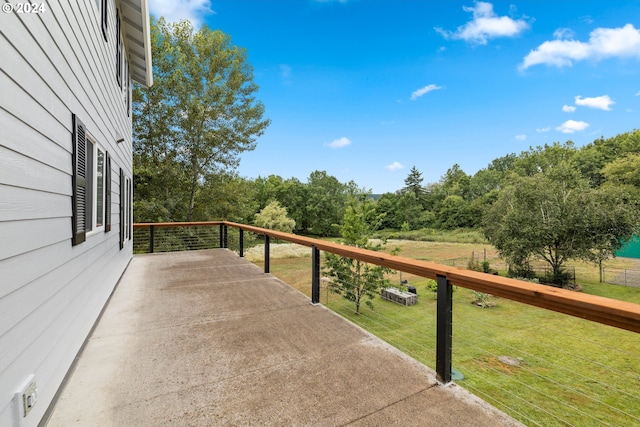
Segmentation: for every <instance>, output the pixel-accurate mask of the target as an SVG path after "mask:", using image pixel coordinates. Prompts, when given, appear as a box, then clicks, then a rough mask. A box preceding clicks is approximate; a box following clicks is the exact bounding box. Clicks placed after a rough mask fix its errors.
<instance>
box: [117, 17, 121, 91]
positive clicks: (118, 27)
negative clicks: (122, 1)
mask: <svg viewBox="0 0 640 427" xmlns="http://www.w3.org/2000/svg"><path fill="white" fill-rule="evenodd" d="M116 81H117V82H118V87H120V89H122V37H120V11H119V10H118V9H116Z"/></svg>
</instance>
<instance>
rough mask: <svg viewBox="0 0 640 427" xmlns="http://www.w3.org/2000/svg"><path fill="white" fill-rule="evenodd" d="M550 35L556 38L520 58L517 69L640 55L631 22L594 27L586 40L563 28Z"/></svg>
mask: <svg viewBox="0 0 640 427" xmlns="http://www.w3.org/2000/svg"><path fill="white" fill-rule="evenodd" d="M554 35H555V36H556V37H559V38H556V40H551V41H546V42H544V43H542V44H541V45H540V46H538V47H537V48H536V49H534V50H532V51H531V52H529V54H528V55H527V56H525V57H524V59H523V61H522V64H520V66H519V68H520V70H526V69H527V68H529V67H531V66H534V65H538V64H546V65H554V66H556V67H570V66H572V65H573V63H574V61H584V60H587V59H591V60H601V59H604V58H628V57H636V58H640V30H637V29H636V28H635V27H634V26H633V25H631V24H627V25H625V26H624V27H620V28H596V29H595V30H593V31H592V32H591V34H590V35H589V41H588V42H581V41H577V40H573V35H572V34H570V33H568V32H567V31H566V30H564V29H563V30H557V31H556V33H555V34H554ZM565 37H569V38H568V39H566V38H565Z"/></svg>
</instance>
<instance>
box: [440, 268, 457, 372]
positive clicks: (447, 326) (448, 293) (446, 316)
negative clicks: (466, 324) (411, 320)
mask: <svg viewBox="0 0 640 427" xmlns="http://www.w3.org/2000/svg"><path fill="white" fill-rule="evenodd" d="M436 281H437V283H438V302H437V310H438V312H437V315H436V317H437V325H436V373H437V374H438V379H439V380H440V381H442V382H443V383H445V384H446V383H448V382H450V381H451V354H452V338H453V309H452V306H453V288H452V287H451V283H449V281H448V280H447V278H446V277H445V276H440V275H438V276H437V280H436Z"/></svg>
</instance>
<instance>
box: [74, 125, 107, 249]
mask: <svg viewBox="0 0 640 427" xmlns="http://www.w3.org/2000/svg"><path fill="white" fill-rule="evenodd" d="M72 138H73V177H72V185H73V196H72V205H73V213H72V214H73V221H72V228H73V238H72V244H73V245H77V244H79V243H82V242H84V241H85V240H86V236H87V233H91V232H96V231H98V230H101V229H103V230H104V231H105V232H108V231H110V230H111V206H110V205H111V194H110V193H111V157H110V156H109V153H107V152H106V151H105V149H104V148H103V147H102V146H100V145H99V144H98V143H97V142H96V141H94V140H93V139H92V138H91V137H90V136H89V134H88V133H87V130H86V127H85V125H84V123H82V121H81V120H80V119H78V117H77V116H76V115H75V114H74V115H73V136H72Z"/></svg>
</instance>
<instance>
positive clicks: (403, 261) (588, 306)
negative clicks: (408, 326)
mask: <svg viewBox="0 0 640 427" xmlns="http://www.w3.org/2000/svg"><path fill="white" fill-rule="evenodd" d="M219 224H224V225H226V226H229V227H234V228H238V229H242V230H245V231H249V232H253V233H256V234H262V235H267V236H270V237H273V238H276V239H281V240H285V241H288V242H291V243H297V244H300V245H303V246H309V247H311V246H314V247H316V248H317V249H319V250H322V251H326V252H330V253H334V254H337V255H342V256H344V257H348V258H353V259H357V260H360V261H363V262H367V263H370V264H376V265H381V266H383V267H388V268H391V269H393V270H398V271H402V272H405V273H410V274H414V275H416V276H420V277H425V278H430V279H435V278H436V277H437V276H444V277H446V278H447V280H449V281H450V282H451V284H453V285H456V286H461V287H463V288H468V289H472V290H474V291H478V292H484V293H488V294H491V295H495V296H499V297H502V298H506V299H510V300H512V301H517V302H521V303H524V304H528V305H533V306H536V307H540V308H544V309H547V310H552V311H556V312H559V313H564V314H568V315H571V316H575V317H579V318H583V319H587V320H591V321H594V322H598V323H602V324H605V325H610V326H615V327H617V328H621V329H626V330H629V331H633V332H640V304H634V303H631V302H626V301H619V300H615V299H612V298H605V297H601V296H597V295H589V294H583V293H578V292H574V291H570V290H567V289H560V288H554V287H551V286H546V285H539V284H536V283H530V282H524V281H522V280H516V279H510V278H507V277H501V276H494V275H489V274H486V273H481V272H477V271H472V270H466V269H462V268H460V267H450V266H446V265H442V264H437V263H434V262H429V261H420V260H416V259H412V258H407V257H402V256H398V255H390V254H386V253H382V252H377V251H372V250H368V249H362V248H357V247H353V246H347V245H343V244H340V243H334V242H328V241H325V240H320V239H314V238H310V237H304V236H298V235H295V234H290V233H283V232H280V231H274V230H268V229H265V228H260V227H254V226H251V225H245V224H238V223H234V222H229V221H211V222H195V223H191V222H186V223H185V222H181V223H153V224H149V223H147V224H134V228H144V227H149V226H151V225H153V226H155V227H183V226H201V225H219Z"/></svg>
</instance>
